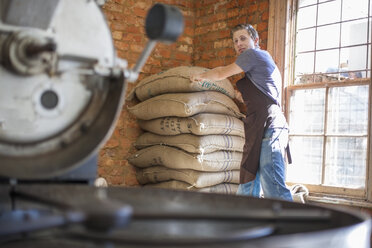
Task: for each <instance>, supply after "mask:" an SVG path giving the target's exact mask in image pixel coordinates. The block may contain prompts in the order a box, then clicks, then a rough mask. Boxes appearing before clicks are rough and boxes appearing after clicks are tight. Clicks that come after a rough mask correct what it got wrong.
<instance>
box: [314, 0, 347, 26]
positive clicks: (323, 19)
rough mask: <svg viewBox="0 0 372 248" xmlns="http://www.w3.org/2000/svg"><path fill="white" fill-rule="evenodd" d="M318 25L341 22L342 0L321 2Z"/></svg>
mask: <svg viewBox="0 0 372 248" xmlns="http://www.w3.org/2000/svg"><path fill="white" fill-rule="evenodd" d="M318 8H319V10H318V25H323V24H329V23H335V22H339V21H340V20H341V0H336V1H331V2H326V3H321V4H319V7H318Z"/></svg>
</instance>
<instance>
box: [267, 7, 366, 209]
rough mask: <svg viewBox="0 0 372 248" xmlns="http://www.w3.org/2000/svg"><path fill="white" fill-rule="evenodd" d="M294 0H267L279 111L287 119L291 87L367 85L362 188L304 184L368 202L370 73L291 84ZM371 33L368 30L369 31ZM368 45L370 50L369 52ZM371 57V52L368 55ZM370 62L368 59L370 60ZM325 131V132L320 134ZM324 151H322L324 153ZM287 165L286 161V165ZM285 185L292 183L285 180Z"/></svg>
mask: <svg viewBox="0 0 372 248" xmlns="http://www.w3.org/2000/svg"><path fill="white" fill-rule="evenodd" d="M296 11H297V0H283V1H276V0H269V25H268V45H267V50H268V52H269V53H270V54H271V55H272V57H273V59H274V61H275V62H276V64H277V65H278V68H279V70H280V72H281V74H282V77H283V85H282V92H283V94H282V95H283V99H282V102H283V106H282V107H283V111H284V113H285V116H286V117H287V120H288V121H289V119H288V118H289V115H288V109H289V107H290V106H289V98H290V93H291V91H294V90H296V89H307V88H326V90H327V88H328V89H329V88H332V87H339V86H352V85H369V106H370V107H369V113H368V133H367V140H368V144H367V164H366V182H365V189H350V188H341V187H331V186H322V185H308V184H305V185H306V186H307V187H308V189H309V190H310V193H314V194H320V195H337V196H338V197H345V198H348V199H353V198H357V199H361V200H364V201H368V202H372V124H371V116H372V107H371V105H372V83H371V80H372V77H371V78H370V79H362V80H353V81H348V82H342V81H341V82H338V81H335V82H326V83H312V84H306V85H291V84H290V79H291V78H292V75H293V73H294V61H293V59H291V58H293V57H294V52H295V51H294V44H295V43H294V42H295V40H294V37H295V33H296V29H295V22H296V19H295V18H296ZM369 35H370V36H371V34H369ZM371 50H372V49H370V53H371V54H372V51H371ZM371 57H372V56H371ZM371 64H372V63H371ZM324 135H326V134H324ZM324 152H325V151H323V153H324ZM289 166H290V165H289ZM287 183H288V185H291V184H293V183H290V182H287Z"/></svg>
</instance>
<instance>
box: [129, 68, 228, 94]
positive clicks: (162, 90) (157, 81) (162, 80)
mask: <svg viewBox="0 0 372 248" xmlns="http://www.w3.org/2000/svg"><path fill="white" fill-rule="evenodd" d="M208 70H209V69H206V68H203V67H196V66H180V67H175V68H172V69H169V70H167V71H164V72H161V73H158V74H156V75H152V76H149V77H146V78H145V79H143V80H141V81H140V82H139V83H138V84H137V85H136V87H135V88H134V89H133V90H132V91H131V92H130V93H129V95H128V100H131V99H132V98H133V97H134V95H136V96H137V98H138V99H139V100H140V101H145V100H147V99H149V98H152V97H154V96H158V95H162V94H166V93H187V92H198V91H218V92H221V93H223V94H225V95H227V96H229V97H230V98H234V94H235V91H234V87H233V86H232V84H231V83H230V81H229V80H228V79H224V80H221V81H202V82H191V81H190V76H191V75H194V74H199V73H202V72H205V71H208Z"/></svg>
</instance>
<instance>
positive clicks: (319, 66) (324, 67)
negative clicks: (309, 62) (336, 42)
mask: <svg viewBox="0 0 372 248" xmlns="http://www.w3.org/2000/svg"><path fill="white" fill-rule="evenodd" d="M338 56H339V50H338V49H333V50H327V51H321V52H317V53H316V64H315V72H323V73H324V72H332V71H334V69H336V70H337V69H338Z"/></svg>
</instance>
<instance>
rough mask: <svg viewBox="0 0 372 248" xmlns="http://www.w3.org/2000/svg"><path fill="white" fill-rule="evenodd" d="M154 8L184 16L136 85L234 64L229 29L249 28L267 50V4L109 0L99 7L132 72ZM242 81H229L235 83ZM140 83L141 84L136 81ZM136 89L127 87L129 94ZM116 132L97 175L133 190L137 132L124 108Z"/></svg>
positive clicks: (261, 1)
mask: <svg viewBox="0 0 372 248" xmlns="http://www.w3.org/2000/svg"><path fill="white" fill-rule="evenodd" d="M156 2H161V3H165V4H170V5H174V6H177V7H178V8H179V9H180V10H181V11H182V14H183V16H184V20H185V28H184V33H183V34H182V36H181V37H180V38H179V39H178V41H177V42H176V43H174V44H171V45H166V44H157V45H156V47H155V49H154V51H153V53H152V55H151V57H150V58H149V59H148V61H147V62H146V65H145V66H144V68H143V70H142V73H141V75H140V79H142V78H144V77H146V76H149V75H152V74H154V73H158V72H160V71H164V70H167V69H170V68H173V67H176V66H180V65H196V66H203V67H207V68H213V67H216V66H221V65H227V64H229V63H232V62H234V61H235V52H234V49H233V46H232V41H231V37H230V36H231V35H230V29H231V28H232V27H233V26H235V25H237V24H239V23H251V24H252V25H254V26H255V27H256V28H257V30H258V32H259V35H260V45H261V48H262V49H266V46H267V31H268V17H269V0H256V1H253V0H162V1H154V0H109V1H107V2H106V3H105V5H104V6H103V7H102V9H103V12H104V14H105V15H106V18H107V21H108V25H109V27H110V29H111V33H112V37H113V40H114V44H115V47H116V50H117V55H118V57H120V58H124V59H126V60H127V61H128V64H129V66H130V67H133V66H134V64H135V62H136V61H137V59H138V57H139V56H140V53H141V52H142V49H143V48H144V47H145V44H146V42H147V40H148V39H147V38H146V35H145V29H144V24H145V17H146V13H147V11H148V10H149V9H150V8H151V6H152V5H153V4H155V3H156ZM240 77H241V76H235V77H233V78H231V81H232V82H233V83H235V82H236V80H237V79H238V78H240ZM140 79H139V80H140ZM133 87H134V84H130V85H128V89H127V92H130V91H131V90H132V89H133ZM134 103H135V102H130V101H126V102H125V105H124V106H123V110H122V113H121V116H120V118H119V120H118V122H117V124H116V128H115V131H114V133H113V135H112V136H111V138H110V139H109V141H108V142H107V143H106V144H105V146H104V147H103V148H102V149H101V151H100V154H99V155H100V156H99V165H98V174H99V176H102V177H104V178H105V179H106V180H107V181H108V183H109V184H110V185H122V186H124V185H126V186H131V185H136V184H137V180H136V178H135V169H134V168H133V167H132V166H131V165H129V164H128V162H127V158H128V157H129V156H130V155H131V154H133V152H134V151H135V149H134V147H133V142H135V141H136V139H137V137H138V135H140V134H141V132H142V131H141V130H140V128H139V127H138V125H137V120H136V119H135V117H134V116H132V115H131V114H129V113H128V112H127V110H126V107H127V106H128V105H130V104H134Z"/></svg>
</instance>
